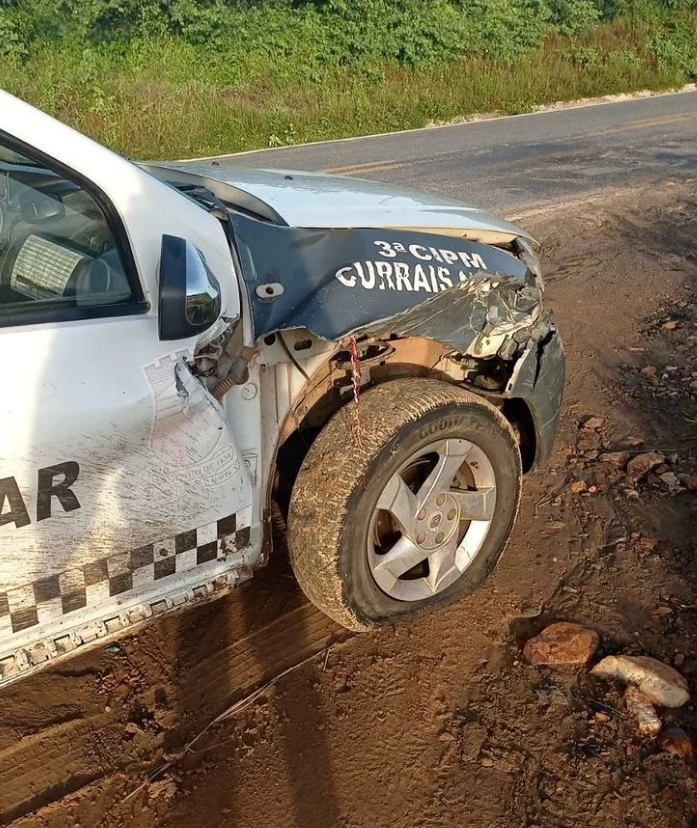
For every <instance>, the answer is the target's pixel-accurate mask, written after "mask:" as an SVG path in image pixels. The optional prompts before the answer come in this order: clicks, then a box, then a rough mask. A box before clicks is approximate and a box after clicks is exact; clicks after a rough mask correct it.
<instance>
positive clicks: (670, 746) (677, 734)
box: [658, 727, 694, 760]
mask: <svg viewBox="0 0 697 828" xmlns="http://www.w3.org/2000/svg"><path fill="white" fill-rule="evenodd" d="M658 744H659V745H660V747H661V750H664V751H665V752H666V753H672V754H673V756H679V757H680V758H681V759H687V760H689V759H692V754H693V752H694V749H693V746H692V739H690V737H689V736H688V734H687V733H685V731H684V730H683V729H682V728H681V727H667V728H666V729H665V730H664V731H663V733H661V735H660V736H659V738H658Z"/></svg>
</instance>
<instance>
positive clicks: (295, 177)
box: [159, 162, 530, 241]
mask: <svg viewBox="0 0 697 828" xmlns="http://www.w3.org/2000/svg"><path fill="white" fill-rule="evenodd" d="M159 166H163V167H169V168H171V169H178V170H183V171H184V172H187V173H191V174H194V175H201V176H204V177H207V178H213V179H215V180H217V181H221V182H223V183H225V184H231V185H233V186H235V187H238V188H239V189H240V190H244V191H245V192H248V193H250V194H251V195H253V196H255V197H256V198H259V199H260V200H261V201H264V202H265V203H266V204H268V205H269V206H270V207H273V209H274V210H276V212H277V213H278V214H279V215H281V216H282V217H283V219H284V220H285V221H286V222H287V223H288V224H289V225H290V226H291V227H307V228H319V227H321V228H355V227H363V228H369V227H379V228H385V229H387V228H392V229H403V230H406V229H419V230H432V231H433V232H439V233H442V234H445V235H456V236H457V235H460V236H467V237H468V238H471V239H473V240H475V241H498V240H500V241H505V240H510V239H513V238H515V237H516V236H523V237H525V238H530V235H529V233H528V232H527V231H526V230H523V229H522V228H520V227H518V226H517V225H515V224H512V223H511V222H508V221H504V220H503V219H500V218H497V217H496V216H493V215H491V213H488V212H487V211H486V210H481V209H479V208H478V207H474V206H472V205H470V204H463V203H462V202H460V201H455V200H454V199H450V198H443V197H441V196H436V195H433V194H431V193H421V192H417V191H414V190H406V189H399V188H395V187H392V186H388V185H387V184H380V183H378V182H375V181H364V180H361V179H354V178H346V177H342V176H336V175H334V176H332V175H324V174H321V173H306V172H295V171H292V170H255V169H248V168H246V167H234V166H228V165H227V164H226V165H222V164H220V163H217V164H212V163H210V162H208V163H205V162H185V163H177V164H162V165H159Z"/></svg>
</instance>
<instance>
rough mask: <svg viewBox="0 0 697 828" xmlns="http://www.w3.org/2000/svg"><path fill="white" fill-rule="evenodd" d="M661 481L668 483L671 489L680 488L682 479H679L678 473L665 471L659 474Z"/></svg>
mask: <svg viewBox="0 0 697 828" xmlns="http://www.w3.org/2000/svg"><path fill="white" fill-rule="evenodd" d="M659 479H660V481H661V483H663V484H664V485H666V486H667V487H668V488H669V489H679V488H680V480H679V479H678V476H677V474H675V472H672V471H668V472H664V473H663V474H662V475H660V476H659Z"/></svg>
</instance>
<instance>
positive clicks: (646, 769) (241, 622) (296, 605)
mask: <svg viewBox="0 0 697 828" xmlns="http://www.w3.org/2000/svg"><path fill="white" fill-rule="evenodd" d="M695 220H697V199H694V198H692V197H691V196H690V194H689V192H687V191H685V190H682V189H681V188H680V187H678V186H672V187H666V188H664V189H663V190H654V191H653V192H651V193H647V192H642V193H641V194H640V198H637V197H636V196H631V197H627V195H626V194H625V195H622V196H621V197H619V198H617V199H614V200H611V199H608V200H607V201H605V202H604V203H603V204H602V205H600V206H598V205H594V206H592V207H589V208H586V209H585V210H584V208H582V207H580V208H578V209H577V210H576V211H575V212H574V214H573V216H570V214H569V213H568V212H566V211H564V213H563V214H560V213H557V214H547V215H545V216H543V217H540V218H539V220H538V222H537V224H538V226H536V227H535V226H533V227H532V228H531V229H532V230H534V231H535V232H536V235H537V236H538V237H539V238H542V239H543V240H544V242H545V245H546V251H547V254H546V255H547V263H546V264H547V271H548V273H549V274H550V275H549V278H548V298H549V300H550V303H551V304H552V306H553V307H554V310H555V311H556V313H557V315H558V317H559V321H560V328H561V330H562V331H563V333H564V337H565V342H566V346H567V352H568V360H569V364H568V381H567V391H566V408H565V415H564V421H563V427H562V433H561V437H560V440H559V442H558V445H557V449H556V452H555V455H554V457H553V460H552V464H551V466H550V468H548V469H547V470H545V471H543V472H539V473H536V474H535V475H533V476H532V477H530V478H529V479H528V480H527V484H526V488H525V493H524V499H523V507H522V510H521V515H520V518H519V521H518V524H517V527H516V530H515V533H514V537H513V541H512V543H511V545H510V547H509V548H508V551H507V552H506V554H505V556H504V558H503V560H502V562H501V564H500V566H499V568H498V570H497V571H496V573H495V574H494V575H493V576H492V577H491V578H490V580H489V581H488V582H487V583H486V584H485V585H484V586H483V587H482V588H481V589H480V590H479V591H478V592H477V593H476V594H474V595H473V596H472V597H471V598H469V599H467V600H465V601H462V602H460V603H458V604H457V605H455V606H452V607H450V608H448V609H446V610H445V611H442V612H440V613H439V614H436V615H434V616H429V617H426V618H422V619H419V620H418V621H416V622H414V623H413V624H411V625H410V626H408V627H402V628H398V629H386V630H383V631H381V632H379V633H370V634H366V635H353V636H349V635H346V634H345V633H343V632H342V631H341V630H340V629H339V628H338V627H337V626H336V625H334V624H333V622H331V621H329V620H328V619H326V618H325V617H324V616H322V615H320V614H319V613H318V612H317V611H316V610H314V609H313V608H312V607H311V606H310V605H309V604H307V602H306V601H304V599H303V598H302V597H301V596H300V595H299V594H298V590H297V588H296V586H295V583H294V581H293V579H292V578H291V576H290V573H289V571H288V568H287V563H286V561H285V558H284V554H283V550H282V548H281V549H278V550H277V551H276V554H275V556H274V559H273V564H272V565H271V567H270V568H269V569H268V570H267V571H265V572H264V573H262V574H260V575H259V576H258V577H257V578H256V579H255V580H254V581H253V582H252V583H251V584H248V585H246V586H245V587H244V588H243V589H242V590H240V591H239V592H238V593H237V594H236V595H233V596H231V597H230V598H228V599H224V600H222V601H219V602H217V603H215V604H212V605H209V606H207V607H202V608H200V609H199V610H197V611H193V612H189V613H188V614H185V615H182V616H181V617H179V618H177V619H169V620H166V621H163V622H162V623H160V624H156V625H153V626H151V627H150V628H148V629H147V630H145V631H144V632H142V633H141V634H140V635H138V636H137V637H134V638H129V639H125V640H124V641H122V642H121V644H120V646H119V647H116V648H110V650H109V651H95V652H94V653H91V654H87V655H84V656H82V657H80V658H77V659H75V660H74V661H72V662H70V663H68V664H66V665H63V666H61V667H59V668H56V669H53V670H51V671H48V672H45V673H43V674H40V675H38V676H35V677H32V678H29V679H27V680H25V681H23V682H20V683H18V684H17V685H14V686H11V687H10V688H8V689H7V690H6V691H4V692H3V696H2V715H1V716H0V814H1V820H2V823H3V824H7V823H11V824H13V825H16V826H18V827H19V826H21V828H63V826H66V827H67V826H98V825H99V826H105V827H106V828H109V826H114V828H121V827H122V826H123V827H124V828H125V827H126V826H128V828H145V827H146V826H148V828H150V826H167V828H180V826H181V828H184V826H187V828H188V827H189V826H191V825H196V826H197V828H208V826H211V828H212V826H216V828H217V827H218V826H221V827H222V828H227V827H228V826H230V827H231V826H236V827H237V828H257V826H259V827H261V826H264V828H267V826H284V828H286V826H288V827H289V828H290V826H302V828H311V826H318V827H319V826H321V828H335V826H337V827H338V826H345V828H387V827H388V826H389V828H400V827H401V826H404V828H414V826H468V828H480V827H481V828H571V827H572V826H574V828H576V827H577V826H583V827H584V828H595V826H598V828H601V826H602V828H620V827H621V828H633V827H636V828H640V827H641V828H647V827H648V826H650V828H677V827H678V826H690V825H694V824H696V823H695V819H696V818H697V791H696V790H695V778H694V773H693V768H692V766H691V765H690V764H689V763H688V762H686V761H685V760H684V759H681V758H680V757H679V756H675V755H671V754H668V753H664V752H661V750H660V749H659V747H658V745H657V743H655V742H652V741H647V740H645V739H642V738H641V737H640V736H639V735H638V733H637V728H636V725H635V724H634V723H633V722H632V720H631V719H630V718H629V717H628V716H627V715H626V714H625V712H624V710H623V708H622V704H621V692H622V691H621V688H619V687H615V686H613V685H612V684H611V683H608V682H604V681H601V680H599V679H595V678H593V677H592V676H589V675H588V674H587V673H585V672H584V671H581V672H569V671H554V670H550V669H548V668H545V667H539V666H531V665H529V664H527V663H525V662H524V661H523V659H522V657H521V647H522V645H523V643H524V642H525V641H526V640H527V638H528V637H529V636H531V635H534V634H536V633H537V632H539V631H540V630H541V629H542V628H543V627H544V626H545V625H546V624H548V623H550V622H552V621H574V622H580V623H583V624H586V625H588V626H590V627H591V628H592V629H594V630H596V631H597V632H598V633H599V635H600V638H601V647H600V650H599V651H598V653H597V657H600V656H602V655H607V654H614V653H618V652H628V653H632V654H637V655H639V654H645V655H651V656H654V657H656V658H659V659H661V660H663V661H666V662H669V663H670V662H673V661H674V660H675V663H679V664H680V665H681V667H680V669H681V671H682V672H683V674H684V675H685V676H686V678H687V679H688V681H689V682H690V684H691V685H692V690H693V693H694V691H695V690H696V689H697V657H695V656H694V655H693V654H694V652H695V643H696V642H697V601H696V599H697V591H696V589H695V587H696V584H697V571H696V570H695V566H694V557H695V541H694V535H695V533H694V529H695V517H696V515H697V510H696V508H695V496H694V494H693V493H692V492H691V491H689V490H688V488H687V484H688V482H689V478H690V476H691V473H692V472H691V469H692V468H693V465H694V462H693V459H692V454H693V448H692V446H693V443H691V440H692V439H693V438H694V436H695V433H694V429H695V427H694V426H693V425H691V424H690V422H689V417H690V416H694V412H693V413H692V414H690V411H689V410H688V419H686V417H685V416H684V411H685V409H686V408H688V409H689V407H690V406H691V405H694V404H695V400H696V399H697V397H696V393H697V385H695V388H690V382H691V381H692V379H693V378H692V377H691V374H692V372H695V373H696V374H697V355H696V354H697V352H696V349H695V347H694V344H693V343H694V342H695V341H697V315H694V313H695V309H696V308H697V304H695V303H696V302H697V293H696V292H695V284H696V283H697V258H695V252H694V240H693V239H694V233H693V230H694V226H695ZM666 321H668V322H671V321H677V323H678V324H677V325H675V326H672V325H669V326H668V327H666V326H665V323H666ZM690 337H694V339H693V340H691V339H690ZM693 362H694V363H695V364H694V365H693V364H692V363H693ZM647 366H648V367H655V368H656V372H655V373H654V374H652V372H651V371H648V372H642V368H646V367H647ZM675 366H677V369H678V370H677V372H676V371H666V370H665V369H666V368H673V367H675ZM664 375H665V376H664ZM673 375H675V376H673ZM671 395H672V396H671ZM590 417H594V418H596V419H595V420H592V421H591V423H590V425H589V424H588V419H589V418H590ZM584 423H586V425H584ZM629 438H631V439H629ZM627 447H628V448H627ZM625 450H626V451H628V452H629V453H630V455H632V456H635V455H638V454H640V453H641V452H644V451H653V450H655V451H659V452H661V454H663V455H664V458H665V462H664V463H663V465H664V466H665V470H662V466H658V467H656V468H654V469H652V470H651V471H650V472H648V473H647V475H646V476H645V477H643V478H642V479H641V480H639V481H638V482H634V481H630V480H629V479H628V478H627V476H626V474H625V473H624V471H623V470H622V468H621V467H618V466H617V465H613V463H611V462H606V461H605V460H601V457H602V454H603V453H605V452H607V451H625ZM669 473H673V474H674V476H675V480H676V481H677V483H675V481H673V478H670V477H668V478H666V477H665V475H666V474H669ZM696 480H697V478H696ZM666 481H668V482H666ZM278 534H279V539H281V538H282V532H281V531H279V533H278ZM281 546H282V544H281ZM286 670H290V672H288V673H286V674H285V675H284V676H283V677H281V678H280V679H278V680H275V681H274V680H273V679H274V677H276V676H278V675H279V674H281V673H282V672H284V671H286ZM269 681H270V684H269V685H268V686H267V687H266V688H265V689H263V691H262V692H261V693H259V694H258V695H257V696H256V697H255V698H253V699H252V700H251V701H250V702H249V703H245V704H243V705H240V706H239V707H238V708H236V709H233V712H232V713H231V715H230V716H228V717H227V718H225V719H224V720H223V721H221V722H219V723H217V724H215V725H214V726H211V727H208V729H207V730H205V732H203V734H202V735H201V736H200V737H199V738H198V739H197V741H196V742H195V743H194V744H193V745H192V746H191V747H190V748H189V749H188V750H184V747H185V746H186V745H187V744H188V743H190V742H191V740H192V739H193V738H195V737H196V736H197V734H200V733H201V732H202V731H204V728H206V727H207V726H208V725H209V723H210V722H211V721H212V720H213V719H215V718H216V717H217V716H219V715H220V714H221V713H223V712H224V711H226V710H227V709H229V708H230V706H231V705H233V704H234V703H235V702H239V701H240V700H244V699H246V698H247V697H248V696H249V694H250V693H251V692H252V691H254V690H255V689H257V688H264V686H265V685H266V683H267V682H269ZM661 715H662V716H663V718H664V721H665V722H666V723H667V724H671V725H674V726H678V727H682V728H684V729H685V730H686V731H688V732H689V733H692V734H693V735H695V734H697V714H696V713H695V709H694V707H693V706H691V705H688V706H687V707H685V708H682V709H679V710H675V711H670V712H667V711H662V712H661Z"/></svg>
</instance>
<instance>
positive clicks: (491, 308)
mask: <svg viewBox="0 0 697 828" xmlns="http://www.w3.org/2000/svg"><path fill="white" fill-rule="evenodd" d="M230 227H231V231H232V241H233V245H234V248H235V250H236V252H237V255H238V257H239V263H240V268H241V272H242V276H243V279H244V282H245V284H246V286H247V288H248V291H249V303H250V306H251V312H252V317H253V326H254V337H255V339H256V340H257V341H259V340H264V339H268V338H269V337H272V336H273V335H274V334H277V333H282V332H284V331H287V332H290V331H306V332H308V333H309V334H312V335H314V336H316V337H319V338H320V339H321V340H324V341H326V342H329V343H336V345H337V348H338V352H337V353H339V354H340V353H341V352H342V348H345V347H346V343H348V342H349V340H351V339H353V340H354V341H355V343H356V348H357V351H358V353H359V355H362V357H363V358H365V359H367V360H368V361H369V362H370V363H371V364H372V366H374V367H375V368H376V370H374V371H373V373H374V374H375V376H374V378H373V379H377V377H378V376H379V374H380V364H381V363H382V364H383V365H384V364H385V363H386V362H387V361H388V360H389V359H390V354H393V353H395V352H396V351H399V350H400V348H399V345H400V343H403V342H404V341H405V340H409V341H414V340H427V341H430V342H431V343H437V346H438V349H439V350H438V353H437V355H436V359H435V360H434V361H433V364H432V365H431V366H430V369H431V373H432V375H434V376H441V377H442V378H444V379H447V380H449V381H451V382H452V381H454V382H457V383H459V384H462V385H463V386H469V387H471V388H472V390H477V392H478V393H481V394H483V395H485V396H487V397H488V398H490V399H492V400H493V401H497V400H498V401H499V404H500V405H501V406H504V407H505V406H506V405H509V406H510V405H513V404H515V403H518V404H523V405H524V407H525V410H526V412H527V418H528V422H529V423H531V425H532V427H533V429H534V432H535V433H534V452H533V456H532V457H531V458H530V459H529V462H528V463H527V465H528V466H532V465H539V464H540V463H541V462H543V461H544V460H546V459H547V457H548V456H549V454H550V452H551V449H552V446H553V443H554V438H555V434H556V429H557V424H558V419H559V413H560V409H561V402H562V394H563V386H564V350H563V346H562V343H561V339H560V337H559V335H558V332H557V329H556V324H555V321H554V317H553V315H552V314H551V313H549V312H546V311H544V310H543V308H542V293H543V284H542V280H541V277H540V274H539V271H538V268H537V266H536V260H535V257H534V253H533V251H532V249H531V248H530V246H529V244H528V243H527V242H525V241H524V240H521V241H520V242H518V241H517V240H516V241H513V242H512V243H511V244H510V246H509V248H508V249H503V248H501V247H495V246H492V245H488V244H483V243H480V242H476V241H471V240H469V239H462V238H453V237H451V236H440V235H436V234H433V233H425V232H416V231H399V230H382V231H381V230H373V229H356V230H348V229H338V230H331V229H328V230H312V229H297V228H291V227H286V226H278V225H273V224H268V223H265V222H261V221H258V220H256V219H253V218H249V217H247V216H244V215H241V214H239V213H236V212H231V213H230ZM402 353H403V349H402ZM431 358H432V353H431V354H430V355H429V356H428V357H427V359H428V360H431ZM336 359H337V357H336V355H335V361H336ZM421 362H422V367H423V363H424V360H423V359H422V360H421Z"/></svg>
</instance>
